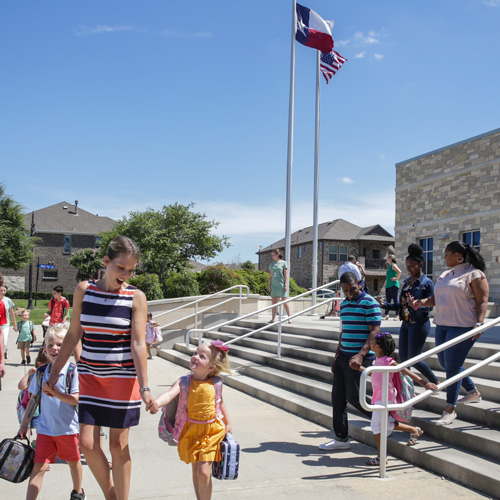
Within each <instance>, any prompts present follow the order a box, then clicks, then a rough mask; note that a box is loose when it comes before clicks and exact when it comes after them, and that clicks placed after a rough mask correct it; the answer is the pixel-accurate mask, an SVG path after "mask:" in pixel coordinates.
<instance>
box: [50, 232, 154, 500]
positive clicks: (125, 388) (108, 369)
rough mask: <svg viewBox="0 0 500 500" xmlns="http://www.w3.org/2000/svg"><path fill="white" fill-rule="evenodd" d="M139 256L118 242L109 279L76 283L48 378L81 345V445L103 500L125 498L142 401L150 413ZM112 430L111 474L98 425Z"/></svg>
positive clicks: (108, 259)
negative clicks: (137, 283) (134, 280)
mask: <svg viewBox="0 0 500 500" xmlns="http://www.w3.org/2000/svg"><path fill="white" fill-rule="evenodd" d="M139 257H140V251H139V248H138V247H137V245H136V244H135V242H134V241H133V240H131V239H130V238H127V237H125V236H117V237H116V238H114V239H113V241H111V243H110V244H109V246H108V249H107V252H106V255H105V257H104V265H105V266H106V274H105V277H104V279H101V280H98V281H95V282H94V281H88V282H87V281H83V282H81V283H79V284H78V286H77V287H76V290H75V295H74V300H73V316H72V318H71V326H70V329H69V331H68V333H67V335H66V338H65V339H64V343H63V345H62V347H61V350H60V352H59V356H58V359H57V361H56V363H55V365H54V368H53V369H52V372H51V376H50V378H49V381H48V383H49V386H51V385H53V384H55V382H56V381H57V374H58V373H59V369H61V368H62V367H63V366H64V364H65V363H66V361H67V360H68V358H69V356H70V355H71V353H72V352H73V351H74V350H75V348H77V347H78V345H79V341H80V339H82V341H83V349H82V352H81V356H80V360H79V362H78V374H79V382H80V404H79V419H80V447H81V449H82V451H83V453H84V455H85V458H86V460H87V463H88V465H89V467H90V469H91V470H92V473H93V474H94V476H95V478H96V479H97V482H98V483H99V485H100V487H101V489H102V491H103V493H104V496H105V498H106V499H107V500H126V499H127V498H128V494H129V489H130V474H131V460H130V454H129V451H128V437H129V430H130V427H132V426H134V425H137V424H138V423H139V414H140V409H141V400H142V401H144V403H145V404H146V409H147V410H149V411H153V412H155V411H156V410H157V405H156V403H155V401H154V398H153V397H152V396H151V393H150V390H149V387H148V378H147V370H146V367H147V358H146V343H145V339H144V332H145V330H146V312H147V302H146V297H145V295H144V293H142V292H141V291H140V290H138V289H136V288H135V287H133V286H131V285H128V284H127V283H126V280H128V279H129V278H130V276H131V275H132V273H133V271H134V269H135V267H136V265H137V262H138V260H139ZM102 426H104V427H109V428H110V433H109V447H110V452H111V456H112V465H113V469H112V473H113V478H111V473H110V471H109V466H108V461H107V458H106V455H105V454H104V451H103V449H102V447H101V439H100V430H101V427H102Z"/></svg>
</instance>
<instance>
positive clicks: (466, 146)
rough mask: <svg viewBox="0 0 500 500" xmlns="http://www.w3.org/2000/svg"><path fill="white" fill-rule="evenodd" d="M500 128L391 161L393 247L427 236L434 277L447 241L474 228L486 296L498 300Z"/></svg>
mask: <svg viewBox="0 0 500 500" xmlns="http://www.w3.org/2000/svg"><path fill="white" fill-rule="evenodd" d="M499 203H500V129H497V130H494V131H492V132H489V133H486V134H483V135H481V136H477V137H473V138H471V139H468V140H466V141H462V142H460V143H457V144H453V145H451V146H447V147H445V148H442V149H439V150H437V151H433V152H431V153H428V154H426V155H422V156H419V157H417V158H413V159H410V160H407V161H405V162H401V163H398V164H397V165H396V228H395V230H396V252H397V253H398V254H399V255H404V254H405V253H406V248H407V246H408V245H409V244H410V243H413V242H416V243H419V240H420V239H422V238H425V239H427V238H432V243H433V259H434V260H433V264H434V265H433V279H434V281H436V279H437V278H438V277H439V275H440V274H441V273H442V272H443V271H444V270H446V269H447V268H446V265H445V263H444V259H443V255H444V249H445V247H446V245H447V244H448V243H449V242H451V241H453V240H462V238H463V235H464V233H468V232H474V231H479V234H480V252H481V254H482V256H483V257H484V259H485V261H486V267H487V269H486V275H487V277H488V282H489V284H490V299H491V300H495V301H496V302H498V301H500V263H499V258H500V244H499V243H500V207H499Z"/></svg>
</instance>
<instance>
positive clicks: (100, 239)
mask: <svg viewBox="0 0 500 500" xmlns="http://www.w3.org/2000/svg"><path fill="white" fill-rule="evenodd" d="M101 241H102V238H101V237H100V236H96V237H95V244H94V248H99V245H100V243H101Z"/></svg>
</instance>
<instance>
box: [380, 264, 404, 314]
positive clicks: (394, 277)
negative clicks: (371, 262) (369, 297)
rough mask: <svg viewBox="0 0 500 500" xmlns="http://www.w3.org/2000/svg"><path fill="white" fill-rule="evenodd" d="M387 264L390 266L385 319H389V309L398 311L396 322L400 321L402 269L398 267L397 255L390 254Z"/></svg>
mask: <svg viewBox="0 0 500 500" xmlns="http://www.w3.org/2000/svg"><path fill="white" fill-rule="evenodd" d="M386 261H387V264H389V269H387V273H386V278H385V301H386V309H385V316H384V318H383V319H389V309H392V310H393V311H396V317H395V318H394V320H395V321H397V320H398V319H399V300H398V295H399V278H401V269H399V267H398V259H397V258H396V256H395V255H393V254H389V255H388V256H387V259H386Z"/></svg>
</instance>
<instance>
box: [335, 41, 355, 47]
mask: <svg viewBox="0 0 500 500" xmlns="http://www.w3.org/2000/svg"><path fill="white" fill-rule="evenodd" d="M350 43H351V40H335V47H345V46H346V45H349V44H350Z"/></svg>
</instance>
